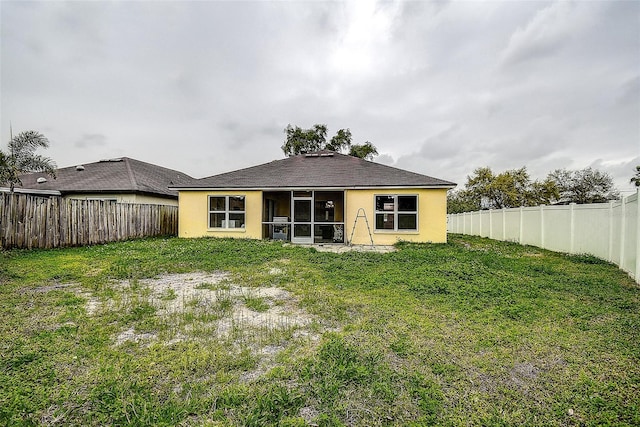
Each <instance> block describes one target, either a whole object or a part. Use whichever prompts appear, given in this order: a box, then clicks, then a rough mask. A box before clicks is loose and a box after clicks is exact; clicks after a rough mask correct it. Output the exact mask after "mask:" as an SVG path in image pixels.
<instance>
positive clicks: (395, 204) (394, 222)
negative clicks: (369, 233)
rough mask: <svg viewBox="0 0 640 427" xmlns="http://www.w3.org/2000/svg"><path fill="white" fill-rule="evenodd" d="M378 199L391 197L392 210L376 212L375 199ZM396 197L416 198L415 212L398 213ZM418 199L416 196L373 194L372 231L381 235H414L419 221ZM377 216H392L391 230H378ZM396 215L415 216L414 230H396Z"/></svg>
mask: <svg viewBox="0 0 640 427" xmlns="http://www.w3.org/2000/svg"><path fill="white" fill-rule="evenodd" d="M378 197H393V210H392V211H390V210H378V209H377V203H376V199H377V198H378ZM398 197H415V198H416V210H415V211H399V210H398V207H399V204H398ZM418 210H419V198H418V195H417V194H374V195H373V229H374V231H375V232H378V233H379V232H383V233H385V232H386V233H416V232H417V231H418V227H419V225H420V221H419V218H420V216H419V212H418ZM378 214H385V215H393V229H390V228H378ZM398 215H415V216H416V228H401V229H399V228H398Z"/></svg>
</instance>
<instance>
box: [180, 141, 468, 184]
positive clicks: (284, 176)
mask: <svg viewBox="0 0 640 427" xmlns="http://www.w3.org/2000/svg"><path fill="white" fill-rule="evenodd" d="M455 185H456V184H454V183H453V182H449V181H445V180H442V179H438V178H433V177H430V176H427V175H421V174H418V173H415V172H409V171H406V170H403V169H398V168H394V167H391V166H386V165H382V164H380V163H374V162H370V161H367V160H363V159H360V158H357V157H353V156H347V155H344V154H340V153H334V152H332V151H326V150H323V151H317V152H314V153H308V154H300V155H297V156H292V157H288V158H286V159H282V160H275V161H272V162H269V163H264V164H261V165H257V166H253V167H249V168H245V169H239V170H236V171H232V172H227V173H223V174H219V175H214V176H210V177H207V178H202V179H193V180H191V181H190V182H189V183H187V184H185V185H175V186H173V188H178V189H189V188H193V189H199V188H329V187H334V188H372V187H407V188H410V187H442V188H451V187H454V186H455Z"/></svg>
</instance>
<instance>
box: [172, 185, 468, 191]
mask: <svg viewBox="0 0 640 427" xmlns="http://www.w3.org/2000/svg"><path fill="white" fill-rule="evenodd" d="M456 186H457V184H439V185H366V186H359V185H353V186H323V187H314V186H297V187H170V188H171V189H173V190H177V191H239V190H242V191H287V190H376V189H385V190H402V189H404V190H406V189H412V188H420V189H426V190H435V189H451V188H455V187H456Z"/></svg>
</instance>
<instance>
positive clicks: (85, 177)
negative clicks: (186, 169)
mask: <svg viewBox="0 0 640 427" xmlns="http://www.w3.org/2000/svg"><path fill="white" fill-rule="evenodd" d="M82 166H83V167H84V169H83V170H79V169H81V168H80V167H77V166H71V167H67V168H61V169H58V170H57V171H56V179H53V177H51V176H49V175H46V174H44V173H30V174H25V175H21V176H20V180H21V181H22V185H19V187H21V188H29V189H38V190H58V191H60V192H61V193H62V194H63V195H64V194H70V193H145V194H152V195H157V196H166V197H171V198H177V196H178V192H177V191H176V190H172V189H170V188H169V186H170V185H181V184H184V183H187V182H191V181H192V180H193V178H192V177H190V176H189V175H187V174H184V173H182V172H178V171H176V170H172V169H167V168H163V167H161V166H157V165H154V164H151V163H145V162H141V161H140V160H135V159H131V158H128V157H122V158H118V159H111V160H101V161H99V162H95V163H85V164H83V165H82ZM41 177H44V178H46V179H47V181H46V182H44V183H38V182H37V180H38V178H41Z"/></svg>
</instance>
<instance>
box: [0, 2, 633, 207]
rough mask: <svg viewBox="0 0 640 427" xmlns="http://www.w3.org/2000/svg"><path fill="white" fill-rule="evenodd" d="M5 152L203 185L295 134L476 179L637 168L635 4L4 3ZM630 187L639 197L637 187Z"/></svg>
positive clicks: (257, 159) (621, 172)
mask: <svg viewBox="0 0 640 427" xmlns="http://www.w3.org/2000/svg"><path fill="white" fill-rule="evenodd" d="M0 14H1V25H2V29H1V31H2V33H1V39H2V41H1V49H2V50H1V63H0V71H1V76H0V78H1V87H0V90H1V94H0V95H1V106H0V107H1V111H0V113H1V132H2V133H1V135H2V138H1V141H2V147H3V148H5V147H6V143H7V142H8V140H9V122H10V121H11V123H12V126H13V132H14V134H16V133H17V132H19V131H22V130H28V129H33V130H38V131H40V132H42V133H44V134H45V135H46V136H47V137H48V138H49V140H50V142H51V148H50V149H48V150H46V151H44V152H43V154H46V155H48V156H50V157H52V158H53V159H54V160H55V161H56V162H57V164H58V166H59V167H63V166H72V165H75V164H80V163H90V162H93V161H97V160H100V159H104V158H114V157H122V156H127V157H132V158H135V159H139V160H143V161H146V162H150V163H155V164H158V165H161V166H165V167H169V168H172V169H177V170H180V171H182V172H185V173H187V174H189V175H192V176H194V177H197V178H200V177H204V176H210V175H214V174H218V173H222V172H226V171H229V170H234V169H239V168H242V167H247V166H252V165H256V164H260V163H265V162H268V161H271V160H275V159H280V158H283V157H284V156H283V154H282V151H281V149H280V146H281V145H282V143H283V142H284V132H283V130H284V128H285V127H286V126H287V124H289V123H290V124H292V125H298V126H301V127H303V128H308V127H311V126H312V125H313V124H315V123H324V124H326V125H327V126H328V127H329V135H330V136H331V135H333V134H334V133H335V131H337V130H338V129H340V128H350V129H351V132H352V134H353V139H354V142H356V143H362V142H365V141H371V142H372V143H373V144H374V145H375V146H376V147H377V148H378V151H379V152H380V156H378V157H377V158H376V160H375V161H377V162H381V163H385V164H389V165H392V166H396V167H400V168H403V169H408V170H412V171H415V172H419V173H423V174H426V175H431V176H435V177H438V178H442V179H447V180H450V181H454V182H457V183H459V184H460V185H462V184H464V183H465V181H466V176H467V175H469V174H470V173H471V172H472V171H473V170H474V169H475V168H477V167H481V166H489V167H491V168H492V169H493V170H494V171H495V172H500V171H503V170H506V169H513V168H519V167H522V166H526V167H527V168H528V170H529V172H530V173H531V175H532V177H533V178H542V177H544V176H546V174H547V173H548V172H550V171H551V170H554V169H557V168H568V169H582V168H584V167H587V166H594V167H596V168H598V169H600V170H603V171H606V172H609V173H610V174H611V175H612V176H613V177H614V179H615V182H616V185H617V186H618V188H619V189H620V190H632V187H631V186H630V185H629V184H628V181H629V179H630V178H631V176H633V170H634V167H635V165H637V164H640V2H639V1H578V2H542V1H533V2H521V1H517V2H516V1H509V2H506V1H505V2H499V1H492V2H477V1H474V2H470V1H469V2H447V1H440V2H387V1H385V2H378V3H374V2H365V1H357V2H355V1H354V2H310V1H306V2H293V1H290V2H279V1H278V2H276V1H271V2H266V1H261V2H214V1H198V2H195V1H194V2H186V1H180V2H177V1H176V2H164V1H162V2H161V1H145V2H139V1H136V2H132V1H124V2H77V1H76V2H60V1H55V2H22V1H21V2H11V1H0ZM625 193H626V194H629V192H628V191H625Z"/></svg>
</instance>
